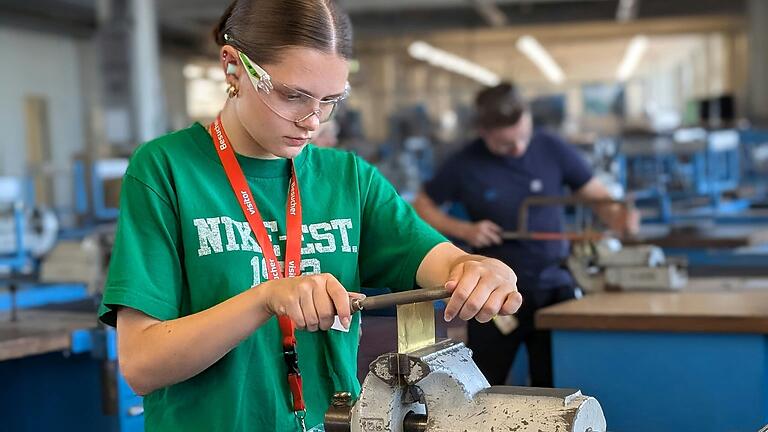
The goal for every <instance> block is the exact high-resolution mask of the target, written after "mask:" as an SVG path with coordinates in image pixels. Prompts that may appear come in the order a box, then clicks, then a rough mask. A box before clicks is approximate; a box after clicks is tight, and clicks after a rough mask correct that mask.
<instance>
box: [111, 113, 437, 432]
mask: <svg viewBox="0 0 768 432" xmlns="http://www.w3.org/2000/svg"><path fill="white" fill-rule="evenodd" d="M238 160H239V162H240V165H241V167H242V168H243V172H244V173H245V176H246V178H247V180H248V183H249V184H250V186H251V189H252V192H253V196H254V198H255V202H256V204H257V206H258V208H259V210H260V212H261V214H262V217H263V218H264V224H265V226H266V227H267V232H268V233H269V234H270V236H271V237H272V242H273V244H274V245H275V249H276V252H277V256H278V259H280V260H282V256H283V251H284V247H285V203H286V195H287V190H288V179H289V171H290V169H289V163H288V161H287V160H285V159H276V160H259V159H252V158H247V157H243V156H239V155H238ZM295 165H296V170H297V175H298V181H299V186H300V193H301V199H302V209H303V226H302V231H303V242H302V260H301V271H302V273H303V274H313V273H320V272H322V273H331V274H333V275H334V276H336V278H337V279H338V280H339V281H340V282H341V283H342V284H343V285H344V287H346V288H347V290H349V291H359V289H360V286H361V285H363V286H368V287H389V288H392V289H393V290H405V289H411V288H413V287H414V285H415V275H416V269H417V268H418V266H419V264H420V263H421V260H422V259H423V258H424V256H425V255H426V254H427V252H429V250H430V249H432V248H433V247H434V246H435V245H437V244H438V243H441V242H444V241H445V238H444V237H443V236H441V235H440V234H438V233H437V232H436V231H435V230H433V229H432V228H431V227H429V226H428V225H427V224H426V223H424V222H423V221H422V220H421V219H419V218H418V216H417V215H416V214H415V212H414V211H413V209H412V208H411V207H410V206H409V205H408V204H407V203H406V202H404V201H403V200H402V199H401V198H400V197H399V196H398V195H397V193H396V191H395V189H394V188H393V187H392V185H391V184H390V183H388V182H387V181H386V180H385V179H384V178H383V177H382V176H381V174H380V173H379V172H378V171H377V170H376V169H375V168H374V167H372V166H371V165H369V164H368V163H366V162H365V161H363V160H362V159H360V158H358V157H356V156H354V155H352V154H350V153H347V152H342V151H338V150H329V149H320V148H317V147H314V146H307V147H306V148H305V149H304V150H303V151H302V152H301V154H299V155H298V156H297V157H296V159H295ZM120 200H121V203H120V219H119V221H118V228H117V237H116V239H115V246H114V249H113V252H112V258H111V262H110V268H109V276H108V279H107V283H106V288H105V292H104V300H103V304H102V306H101V309H100V311H99V315H100V317H101V319H102V321H104V322H105V323H107V324H109V325H113V326H114V325H115V320H116V313H115V309H116V306H127V307H131V308H134V309H137V310H140V311H142V312H144V313H146V314H147V315H150V316H152V317H155V318H157V319H159V320H171V319H175V318H179V317H181V316H185V315H190V314H193V313H196V312H199V311H202V310H205V309H207V308H210V307H212V306H214V305H216V304H218V303H220V302H222V301H224V300H226V299H228V298H230V297H232V296H234V295H236V294H239V293H241V292H243V291H244V290H247V289H249V288H250V287H252V286H255V285H258V284H259V283H261V282H263V281H266V280H267V277H266V267H265V265H264V261H263V258H262V255H261V249H260V248H259V246H258V244H257V242H256V240H255V238H254V236H253V235H252V233H251V229H250V227H249V225H248V223H247V222H246V220H245V217H244V216H243V214H242V210H241V209H240V206H239V204H238V201H237V200H236V198H235V196H234V193H233V191H232V189H231V187H230V185H229V183H228V181H227V178H226V175H225V174H224V170H223V168H222V166H221V163H220V161H219V158H218V155H217V154H216V151H215V148H214V147H213V142H212V140H211V137H210V136H209V135H208V132H207V130H206V129H205V128H204V127H203V126H201V125H200V124H195V125H193V126H191V127H189V128H187V129H184V130H181V131H178V132H175V133H172V134H169V135H166V136H164V137H161V138H159V139H156V140H154V141H151V142H149V143H147V144H144V145H142V146H141V147H139V148H138V149H137V150H136V152H135V153H134V155H133V157H132V158H131V162H130V165H129V167H128V171H127V172H126V175H125V178H124V181H123V188H122V192H121V198H120ZM359 325H360V322H359V316H355V318H354V319H353V321H352V324H351V329H350V331H349V332H348V333H345V332H341V331H337V330H329V331H327V332H323V331H319V332H314V333H311V332H304V331H297V335H296V336H297V339H298V342H297V345H298V346H297V349H298V354H299V365H300V369H301V372H302V377H303V381H304V397H305V400H306V403H307V410H308V412H307V426H308V427H312V426H313V425H316V424H319V423H321V422H322V418H323V415H324V414H325V411H326V410H327V408H328V406H329V404H330V396H331V395H332V394H333V392H335V391H350V392H352V393H353V394H354V395H357V394H358V393H359V390H360V384H359V383H358V381H357V378H356V366H357V361H356V360H357V348H358V328H359ZM210 337H216V335H215V334H211V335H210ZM393 337H394V335H393ZM190 349H194V347H190ZM144 408H145V411H144V412H145V424H146V430H148V431H206V432H208V431H248V432H252V431H287V430H295V429H296V420H295V419H294V416H293V413H292V411H291V396H290V392H289V389H288V384H287V375H286V367H285V363H284V360H283V355H282V348H281V342H280V330H279V328H278V325H277V319H276V318H274V317H273V318H272V319H270V320H269V321H268V322H267V323H266V324H264V325H263V326H262V327H260V328H259V329H258V330H257V331H256V332H254V333H253V334H252V335H251V336H250V337H248V338H247V339H245V340H243V341H242V342H241V343H240V344H239V345H238V346H237V347H236V348H234V349H233V350H232V351H231V352H229V353H228V354H227V355H226V356H224V357H223V358H222V359H221V360H219V361H218V362H216V363H215V364H214V365H212V366H211V367H209V368H208V369H206V370H205V371H203V372H201V373H200V374H198V375H196V376H195V377H193V378H190V379H188V380H186V381H184V382H181V383H179V384H175V385H172V386H169V387H166V388H163V389H160V390H157V391H155V392H153V393H151V394H149V395H147V396H146V398H145V399H144Z"/></svg>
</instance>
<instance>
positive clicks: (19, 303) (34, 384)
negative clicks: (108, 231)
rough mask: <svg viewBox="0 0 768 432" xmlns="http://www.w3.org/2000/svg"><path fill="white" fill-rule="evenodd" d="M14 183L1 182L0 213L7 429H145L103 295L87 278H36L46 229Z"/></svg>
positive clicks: (2, 405)
mask: <svg viewBox="0 0 768 432" xmlns="http://www.w3.org/2000/svg"><path fill="white" fill-rule="evenodd" d="M13 184H19V182H12V181H3V182H0V186H2V187H0V198H2V200H0V201H3V202H4V206H3V208H5V209H10V211H6V212H5V213H4V214H0V219H2V220H0V222H2V223H3V229H4V231H3V234H5V235H6V236H10V235H11V234H12V236H13V238H14V239H13V241H9V242H5V244H3V245H2V246H3V248H2V250H0V286H7V287H9V289H8V290H7V291H0V383H2V389H3V390H2V391H1V392H0V418H2V419H3V420H2V430H10V431H19V432H25V431H30V432H33V431H35V432H36V431H42V430H63V431H73V432H74V431H79V432H82V431H94V432H96V431H100V432H101V431H110V432H134V431H136V432H138V431H141V430H143V415H142V414H143V409H142V404H141V398H139V397H138V396H136V395H135V394H133V392H132V391H131V390H130V388H129V387H128V386H127V384H126V383H125V381H124V379H123V378H122V376H121V374H120V373H119V371H118V368H117V344H116V338H115V332H114V330H113V329H104V328H101V327H100V326H99V324H98V322H97V318H96V306H97V305H98V299H97V298H95V297H94V296H92V295H91V294H90V293H89V292H88V290H87V287H86V284H85V283H41V282H39V281H38V278H37V275H38V273H39V267H40V260H41V259H42V255H43V254H44V253H45V252H42V253H41V251H40V250H39V249H40V246H39V242H40V237H39V234H40V232H42V231H40V229H38V230H35V229H30V228H35V227H30V226H29V225H30V220H32V221H38V220H37V219H34V218H31V216H30V214H31V213H30V212H29V211H28V207H27V205H26V204H25V200H24V199H23V198H24V197H23V196H22V194H20V193H19V191H22V190H23V188H20V187H17V186H12V185H13ZM9 191H10V192H9ZM9 203H10V204H9ZM35 223H36V222H33V225H34V224H35ZM37 228H40V227H37ZM47 229H49V230H50V226H49V228H47ZM43 231H44V230H43ZM54 235H55V231H54ZM45 247H46V248H47V246H45Z"/></svg>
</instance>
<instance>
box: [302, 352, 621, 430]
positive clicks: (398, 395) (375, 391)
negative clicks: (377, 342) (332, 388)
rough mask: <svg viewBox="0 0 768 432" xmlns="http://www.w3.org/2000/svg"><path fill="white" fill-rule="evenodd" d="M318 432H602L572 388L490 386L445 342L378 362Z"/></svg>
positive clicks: (597, 413) (596, 408)
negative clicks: (355, 393) (357, 391)
mask: <svg viewBox="0 0 768 432" xmlns="http://www.w3.org/2000/svg"><path fill="white" fill-rule="evenodd" d="M314 430H323V429H322V428H315V429H314ZM324 430H325V431H327V432H341V431H345V432H347V431H392V432H429V431H478V432H479V431H494V430H514V431H518V432H527V431H530V432H538V431H555V430H560V431H563V432H587V431H592V432H598V431H600V432H603V431H606V422H605V416H604V415H603V411H602V408H601V407H600V404H599V403H598V401H597V400H596V399H594V398H592V397H589V396H584V395H582V394H581V392H580V391H578V390H569V389H542V388H528V387H508V386H494V387H491V386H490V385H489V384H488V381H487V380H486V379H485V377H484V376H483V374H482V373H481V372H480V370H479V369H478V368H477V365H475V363H474V362H473V361H472V352H471V351H470V350H469V349H468V348H467V347H466V346H464V344H463V343H461V342H455V341H451V340H445V341H442V342H439V343H437V344H435V345H432V346H429V347H426V348H423V349H421V350H418V351H414V352H412V353H409V354H398V353H389V354H384V355H382V356H380V357H379V358H378V359H377V360H376V361H374V362H373V363H371V366H370V373H369V374H368V376H367V377H366V379H365V381H364V382H363V386H362V390H361V394H360V397H359V398H358V399H357V401H352V399H351V395H350V394H349V393H341V394H337V395H336V396H335V397H334V401H333V404H332V406H331V407H330V408H329V410H328V412H327V414H326V417H325V424H324Z"/></svg>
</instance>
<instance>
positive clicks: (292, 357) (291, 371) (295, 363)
mask: <svg viewBox="0 0 768 432" xmlns="http://www.w3.org/2000/svg"><path fill="white" fill-rule="evenodd" d="M283 359H284V360H285V366H286V367H287V368H288V375H301V373H300V372H299V356H298V354H296V348H294V347H292V346H287V347H283Z"/></svg>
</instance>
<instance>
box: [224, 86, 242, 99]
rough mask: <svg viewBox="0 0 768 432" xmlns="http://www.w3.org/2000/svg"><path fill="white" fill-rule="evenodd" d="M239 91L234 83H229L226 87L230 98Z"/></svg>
mask: <svg viewBox="0 0 768 432" xmlns="http://www.w3.org/2000/svg"><path fill="white" fill-rule="evenodd" d="M239 91H240V90H239V89H238V88H237V86H236V85H234V84H230V85H229V87H227V95H229V98H230V99H232V98H233V97H235V96H237V93H239Z"/></svg>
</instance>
